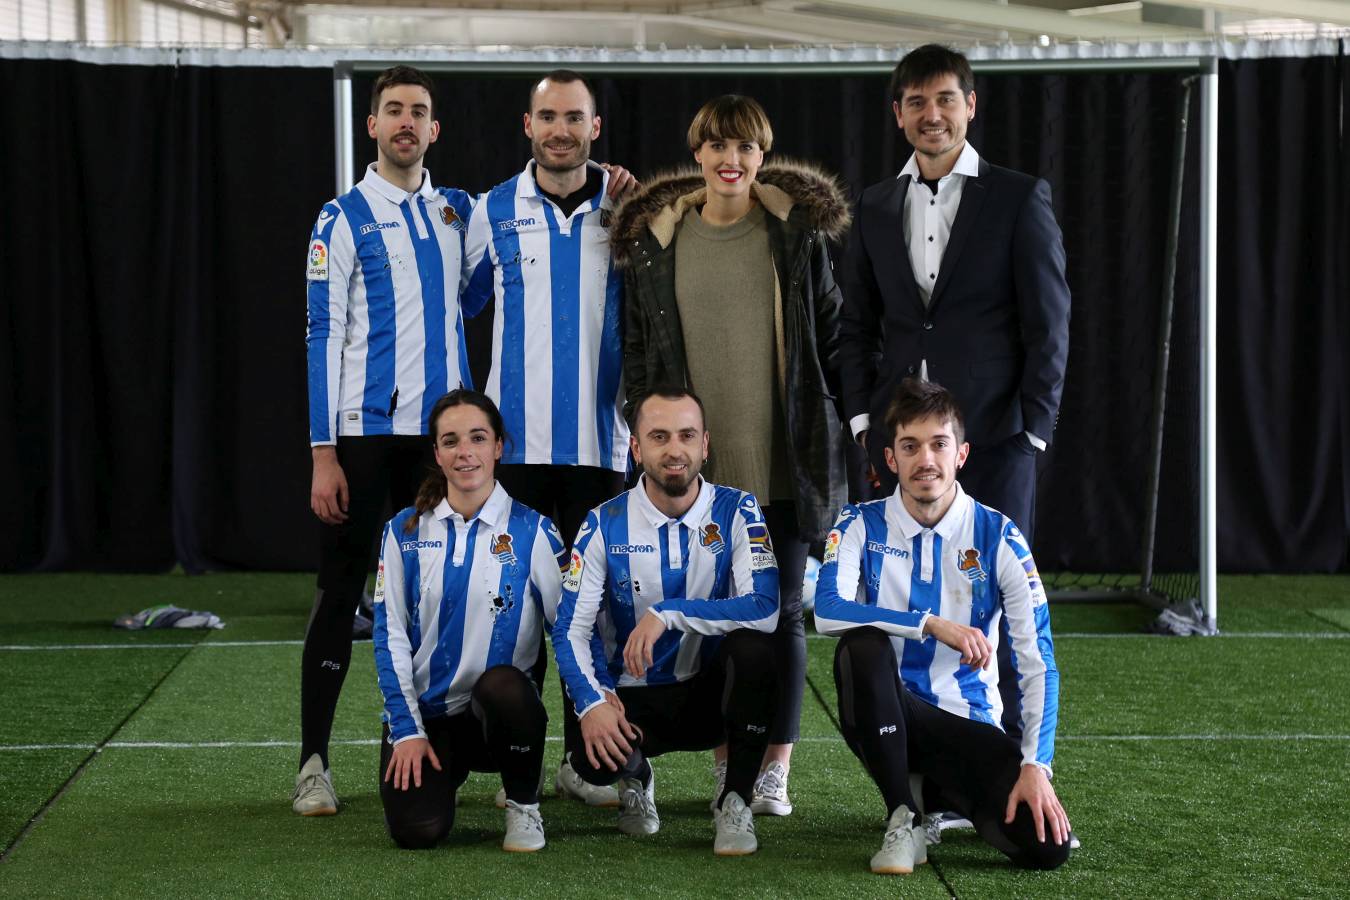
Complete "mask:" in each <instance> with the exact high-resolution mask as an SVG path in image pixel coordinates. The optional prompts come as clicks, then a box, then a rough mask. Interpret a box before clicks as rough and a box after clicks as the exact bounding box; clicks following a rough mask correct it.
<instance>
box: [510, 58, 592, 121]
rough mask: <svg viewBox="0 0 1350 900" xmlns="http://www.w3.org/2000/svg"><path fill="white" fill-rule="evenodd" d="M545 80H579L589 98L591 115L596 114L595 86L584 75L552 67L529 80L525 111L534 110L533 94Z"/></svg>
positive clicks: (571, 82)
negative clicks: (552, 68) (528, 93)
mask: <svg viewBox="0 0 1350 900" xmlns="http://www.w3.org/2000/svg"><path fill="white" fill-rule="evenodd" d="M545 81H551V82H553V83H554V84H574V83H575V82H578V81H579V82H581V86H582V87H584V88H585V89H586V93H587V94H588V95H589V96H590V98H591V115H593V116H594V115H598V112H597V110H596V106H595V87H594V86H593V85H592V84H591V82H590V80H589V79H588V78H587V77H586V76H585V75H582V74H581V73H580V72H575V71H573V70H571V69H554V70H553V71H552V72H545V73H544V74H543V76H541V77H539V78H536V79H535V80H534V81H532V82H530V96H529V98H528V100H526V102H525V111H526V112H527V113H532V112H534V95H535V94H537V93H539V85H541V84H543V83H544V82H545Z"/></svg>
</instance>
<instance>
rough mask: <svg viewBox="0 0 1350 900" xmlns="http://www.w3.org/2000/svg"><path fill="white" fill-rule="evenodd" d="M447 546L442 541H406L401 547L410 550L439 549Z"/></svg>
mask: <svg viewBox="0 0 1350 900" xmlns="http://www.w3.org/2000/svg"><path fill="white" fill-rule="evenodd" d="M443 546H445V545H444V544H443V543H442V542H441V541H404V542H403V543H401V544H399V547H400V548H401V549H403V550H404V551H405V552H406V551H408V550H439V549H441V547H443Z"/></svg>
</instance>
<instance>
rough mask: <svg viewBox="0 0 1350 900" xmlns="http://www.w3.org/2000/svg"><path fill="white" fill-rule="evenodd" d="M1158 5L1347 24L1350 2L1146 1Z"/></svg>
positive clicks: (1303, 0) (1258, 0)
mask: <svg viewBox="0 0 1350 900" xmlns="http://www.w3.org/2000/svg"><path fill="white" fill-rule="evenodd" d="M1150 2H1151V3H1155V4H1157V5H1159V6H1184V7H1186V8H1187V9H1209V10H1214V11H1215V12H1225V13H1240V14H1242V15H1250V16H1257V17H1259V18H1263V19H1304V20H1306V21H1309V22H1328V23H1330V24H1332V25H1350V3H1347V2H1345V0H1150Z"/></svg>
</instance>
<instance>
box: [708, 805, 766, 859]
mask: <svg viewBox="0 0 1350 900" xmlns="http://www.w3.org/2000/svg"><path fill="white" fill-rule="evenodd" d="M713 827H715V828H716V829H717V837H715V838H713V853H716V854H717V855H718V856H748V855H750V854H751V853H754V852H755V851H756V850H758V849H759V841H758V840H757V839H756V838H755V815H754V813H752V812H751V811H750V807H748V806H746V805H745V801H744V800H742V799H741V795H740V794H738V793H736V792H735V791H732V792H731V793H729V794H727V797H726V799H725V800H723V801H722V808H721V809H719V810H717V812H715V813H713Z"/></svg>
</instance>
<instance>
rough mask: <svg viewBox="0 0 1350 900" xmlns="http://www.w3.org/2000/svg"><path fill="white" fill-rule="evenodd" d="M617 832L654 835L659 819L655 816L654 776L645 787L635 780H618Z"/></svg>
mask: <svg viewBox="0 0 1350 900" xmlns="http://www.w3.org/2000/svg"><path fill="white" fill-rule="evenodd" d="M618 789H619V831H621V832H623V833H624V834H656V832H657V831H659V830H660V828H661V817H660V816H658V815H657V814H656V776H655V775H652V780H651V781H649V782H648V783H647V786H646V787H643V786H642V782H641V781H639V780H638V779H636V778H620V779H619V785H618Z"/></svg>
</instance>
